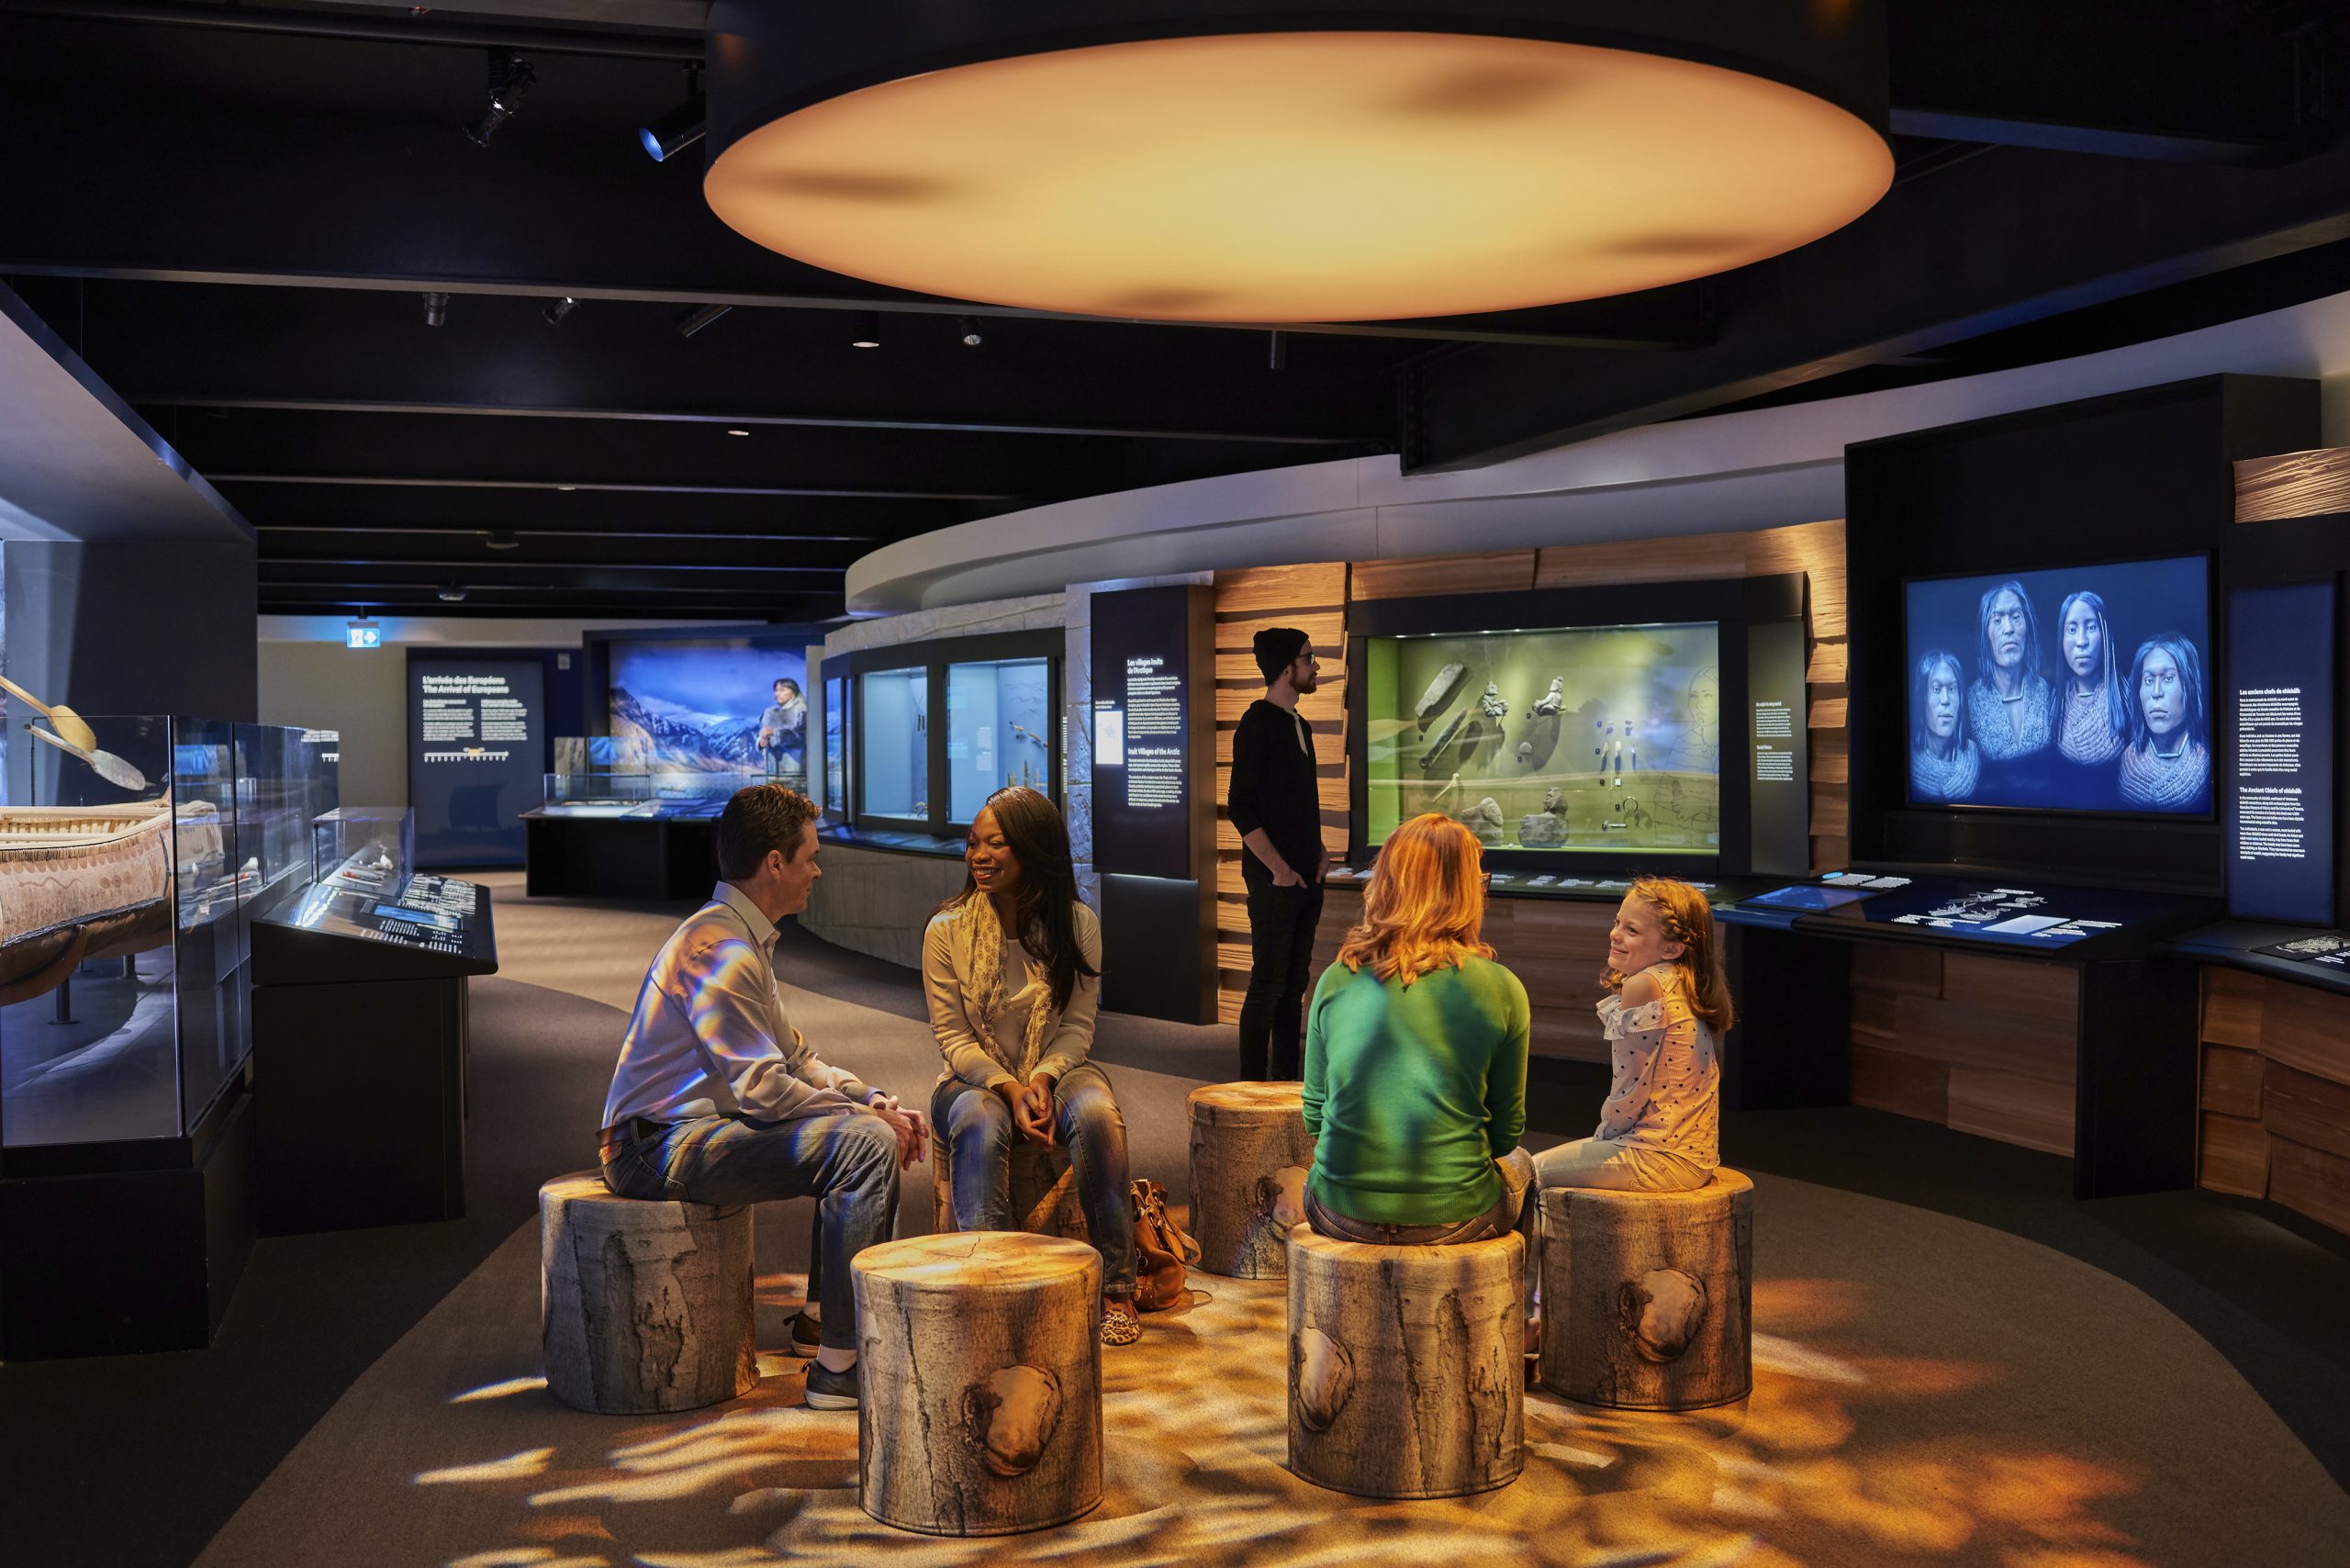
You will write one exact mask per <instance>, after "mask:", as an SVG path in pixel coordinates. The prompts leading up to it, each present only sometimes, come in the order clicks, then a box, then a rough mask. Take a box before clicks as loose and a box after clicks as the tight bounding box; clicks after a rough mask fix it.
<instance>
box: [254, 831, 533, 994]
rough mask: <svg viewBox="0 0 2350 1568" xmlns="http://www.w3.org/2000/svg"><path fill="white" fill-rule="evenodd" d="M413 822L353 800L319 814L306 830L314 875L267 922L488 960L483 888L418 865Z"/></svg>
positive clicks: (491, 952) (491, 951)
mask: <svg viewBox="0 0 2350 1568" xmlns="http://www.w3.org/2000/svg"><path fill="white" fill-rule="evenodd" d="M415 823H416V813H415V812H414V811H412V810H410V809H408V808H406V807H392V806H353V807H348V808H344V809H341V810H337V811H332V812H326V813H325V814H324V815H322V816H320V817H319V819H318V820H317V821H316V822H315V823H312V831H311V844H312V846H313V850H314V852H315V853H316V854H317V855H318V857H319V859H318V867H319V872H318V879H317V880H315V881H314V882H312V883H311V884H310V886H309V888H308V890H306V891H305V892H304V893H303V894H302V896H301V898H300V899H298V900H297V901H295V902H290V903H286V904H284V905H282V906H280V907H279V908H278V909H277V910H276V911H275V912H274V913H272V914H271V915H270V916H269V917H268V923H267V924H269V925H270V926H271V927H273V928H282V929H283V930H291V931H300V932H322V933H325V934H327V935H335V936H353V937H359V938H361V939H363V940H365V941H370V942H376V943H386V942H387V943H390V944H392V945H394V946H403V947H411V948H416V949H419V950H421V951H426V952H431V953H438V954H442V955H446V956H448V957H451V958H474V957H479V958H485V959H491V960H492V961H494V958H493V955H494V948H493V947H491V946H490V936H489V923H488V913H489V899H488V896H487V893H486V891H485V890H483V889H482V888H481V886H480V885H479V884H477V883H475V882H468V881H463V880H460V879H457V878H454V877H441V876H435V875H431V874H430V873H424V872H420V871H419V870H418V869H417V867H416V856H415V844H416V825H415ZM476 949H479V951H478V952H476ZM297 951H298V949H297ZM280 967H281V968H285V967H287V966H283V965H281V966H280ZM482 972H484V973H487V972H488V970H487V969H484V970H483V971H482ZM264 983H270V982H269V980H268V979H267V977H264Z"/></svg>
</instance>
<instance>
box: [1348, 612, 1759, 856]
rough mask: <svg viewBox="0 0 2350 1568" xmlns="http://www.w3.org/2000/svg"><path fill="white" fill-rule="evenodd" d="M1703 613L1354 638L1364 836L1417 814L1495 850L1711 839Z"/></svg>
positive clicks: (1709, 628)
mask: <svg viewBox="0 0 2350 1568" xmlns="http://www.w3.org/2000/svg"><path fill="white" fill-rule="evenodd" d="M1720 643H1721V638H1720V629H1719V626H1718V624H1717V623H1716V622H1685V623H1678V624H1667V625H1644V626H1587V627H1576V628H1572V629H1562V630H1557V631H1527V632H1519V631H1511V632H1484V633H1469V634H1463V635H1438V636H1427V635H1410V636H1373V637H1367V638H1365V639H1364V640H1363V653H1364V661H1363V662H1364V666H1365V667H1364V670H1363V678H1364V683H1365V708H1364V713H1365V723H1364V739H1363V745H1364V748H1365V750H1364V800H1365V805H1366V807H1367V820H1366V823H1365V827H1366V842H1367V843H1368V844H1370V845H1372V846H1376V845H1379V844H1382V843H1384V842H1385V841H1386V839H1387V835H1388V834H1391V833H1393V831H1394V829H1395V826H1396V824H1397V823H1399V822H1401V821H1403V820H1404V819H1405V818H1407V817H1411V816H1416V815H1418V814H1419V813H1421V812H1431V811H1434V812H1446V813H1447V814H1449V815H1450V816H1452V817H1454V818H1456V819H1457V820H1459V821H1460V822H1462V823H1466V824H1467V825H1468V826H1469V827H1470V828H1471V829H1472V830H1473V831H1474V832H1475V833H1476V834H1477V836H1478V837H1479V838H1480V839H1481V840H1483V842H1484V843H1485V844H1487V845H1489V846H1494V847H1495V848H1507V849H1558V850H1576V851H1590V850H1636V851H1639V852H1640V853H1642V854H1643V855H1647V856H1652V857H1659V856H1672V855H1676V854H1685V855H1691V856H1712V855H1716V854H1718V853H1719V850H1720V846H1721V739H1722V724H1721V671H1720Z"/></svg>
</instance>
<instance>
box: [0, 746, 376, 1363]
mask: <svg viewBox="0 0 2350 1568" xmlns="http://www.w3.org/2000/svg"><path fill="white" fill-rule="evenodd" d="M41 712H42V716H41V717H40V718H39V719H37V720H36V721H35V722H33V724H32V725H31V726H30V727H29V729H30V734H33V735H34V736H36V737H38V740H37V741H36V743H35V748H34V756H33V758H32V765H31V767H30V768H29V770H28V772H29V778H28V784H29V791H28V793H29V796H30V799H29V800H28V801H27V802H26V803H24V804H17V805H11V806H8V807H6V808H0V1182H21V1183H22V1186H21V1187H20V1188H19V1189H18V1190H17V1193H16V1194H15V1196H14V1197H13V1199H12V1200H11V1203H10V1204H7V1205H0V1211H5V1212H0V1270H7V1269H9V1264H10V1261H11V1260H12V1259H14V1258H16V1257H17V1254H18V1252H19V1249H23V1248H28V1247H38V1248H40V1249H43V1256H42V1262H41V1267H40V1269H39V1270H37V1271H34V1270H26V1269H14V1270H9V1275H8V1277H9V1287H10V1288H9V1292H8V1296H7V1300H6V1310H5V1313H4V1314H0V1356H5V1357H6V1358H7V1359H9V1360H16V1359H18V1358H20V1357H35V1356H54V1355H75V1354H89V1353H97V1352H109V1351H124V1350H161V1349H171V1348H188V1347H194V1346H200V1345H202V1344H204V1343H205V1342H206V1340H207V1338H208V1337H209V1334H210V1332H211V1329H212V1327H214V1326H215V1325H217V1323H218V1319H219V1314H220V1312H221V1311H222V1310H224V1309H225V1307H226V1305H227V1301H228V1298H229V1292H230V1291H231V1290H232V1289H233V1288H234V1285H235V1282H236V1277H237V1271H238V1268H239V1266H240V1265H241V1260H242V1259H243V1256H244V1251H245V1248H246V1246H247V1245H248V1244H249V1242H250V1239H251V1234H252V1232H251V1221H250V1204H249V1202H248V1201H247V1199H246V1197H245V1196H244V1193H245V1192H246V1188H245V1187H244V1185H243V1183H244V1182H246V1181H247V1180H248V1176H247V1172H248V1171H249V1169H250V1162H251V1115H250V1110H251V1096H250V1094H249V1093H248V1092H246V1090H245V1087H244V1086H245V1062H246V1059H247V1058H248V1056H249V1055H250V1054H251V1051H252V1029H251V1024H250V1020H251V1015H252V1014H251V983H252V971H251V966H250V964H249V962H248V958H249V955H250V952H251V930H252V923H253V921H254V920H255V919H256V918H257V917H258V916H259V915H260V914H261V913H263V912H265V911H267V910H268V909H270V908H271V907H273V906H274V904H275V903H276V902H280V901H282V900H284V899H285V898H287V897H289V896H291V895H292V894H293V893H295V892H297V891H298V890H299V889H300V888H301V887H302V886H303V885H304V884H306V883H307V882H308V880H309V879H310V875H311V856H310V848H309V844H308V836H307V823H308V821H309V819H310V818H312V817H313V816H316V815H317V814H318V813H319V812H321V811H327V810H331V809H332V808H333V806H334V804H335V790H336V774H337V767H336V749H337V748H336V743H335V739H334V735H333V734H332V732H330V731H305V730H298V729H277V728H272V727H267V726H262V725H253V724H234V723H225V722H213V721H206V720H198V719H189V718H178V717H171V716H162V715H157V716H151V717H129V718H116V717H92V718H88V719H84V718H82V717H81V716H80V715H78V714H74V713H73V711H72V710H71V709H69V708H65V707H63V706H62V705H59V706H55V707H48V708H45V709H43V710H41ZM191 1182H193V1183H195V1184H196V1189H197V1191H196V1197H195V1199H194V1201H191V1196H190V1192H191V1189H190V1183H191ZM89 1212H102V1213H105V1214H106V1215H111V1216H112V1219H111V1222H110V1223H109V1224H108V1225H107V1226H99V1227H95V1229H93V1230H91V1231H90V1232H89V1234H87V1235H86V1236H84V1237H83V1238H82V1239H81V1240H80V1241H79V1242H78V1243H77V1247H78V1250H77V1251H76V1252H75V1253H74V1254H73V1256H55V1255H52V1254H53V1253H54V1248H53V1246H52V1245H51V1243H52V1242H53V1239H54V1238H55V1236H56V1235H57V1234H58V1232H57V1231H56V1230H55V1228H54V1226H55V1225H56V1224H58V1223H60V1222H61V1221H60V1216H65V1215H83V1214H86V1213H89ZM40 1238H47V1239H40Z"/></svg>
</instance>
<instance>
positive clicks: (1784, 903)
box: [1738, 882, 1874, 912]
mask: <svg viewBox="0 0 2350 1568" xmlns="http://www.w3.org/2000/svg"><path fill="white" fill-rule="evenodd" d="M1873 896H1874V895H1873V894H1870V893H1866V892H1863V891H1862V890H1860V889H1858V888H1823V887H1820V886H1818V885H1817V884H1815V883H1811V882H1799V883H1796V885H1795V886H1793V887H1786V888H1773V889H1772V890H1770V891H1769V892H1767V893H1756V894H1754V895H1753V896H1752V897H1751V898H1742V899H1740V900H1739V901H1738V902H1739V903H1740V905H1741V906H1745V905H1753V904H1760V905H1761V906H1762V907H1763V908H1764V909H1795V910H1805V911H1811V912H1818V911H1820V910H1829V909H1835V908H1838V907H1839V906H1841V905H1843V904H1848V903H1858V902H1861V901H1862V900H1863V899H1865V898H1870V897H1873Z"/></svg>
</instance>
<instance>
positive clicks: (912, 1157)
mask: <svg viewBox="0 0 2350 1568" xmlns="http://www.w3.org/2000/svg"><path fill="white" fill-rule="evenodd" d="M866 1104H867V1107H869V1108H870V1109H871V1111H872V1112H873V1114H875V1115H877V1116H878V1117H880V1118H881V1119H882V1120H883V1121H885V1122H887V1123H889V1124H890V1131H891V1132H893V1133H896V1134H897V1135H898V1169H899V1170H912V1169H913V1167H915V1166H916V1165H919V1164H920V1163H922V1157H923V1150H924V1149H925V1148H928V1147H929V1146H930V1128H929V1126H927V1125H926V1124H925V1123H924V1122H923V1119H922V1113H921V1112H920V1111H905V1110H901V1109H899V1106H898V1097H897V1096H896V1095H894V1094H883V1093H880V1092H875V1094H874V1096H873V1098H872V1099H870V1100H867V1102H866Z"/></svg>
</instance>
